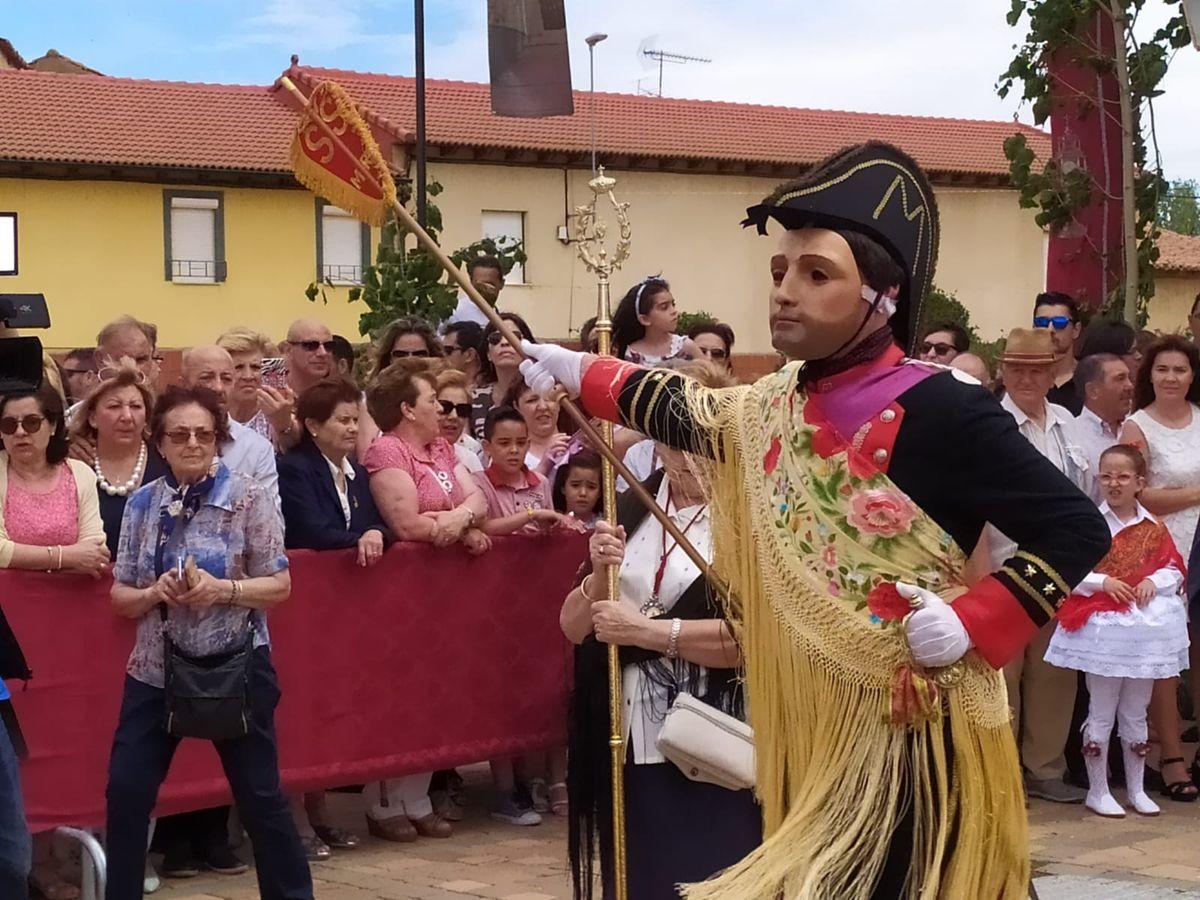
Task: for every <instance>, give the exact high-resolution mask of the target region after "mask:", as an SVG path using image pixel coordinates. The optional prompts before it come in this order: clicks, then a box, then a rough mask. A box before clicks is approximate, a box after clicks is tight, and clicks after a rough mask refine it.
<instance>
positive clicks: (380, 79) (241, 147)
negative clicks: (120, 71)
mask: <svg viewBox="0 0 1200 900" xmlns="http://www.w3.org/2000/svg"><path fill="white" fill-rule="evenodd" d="M288 73H289V74H291V75H292V76H293V77H294V80H296V81H297V83H298V84H299V85H300V86H301V87H302V88H311V86H312V85H313V84H315V83H316V82H317V81H320V80H322V79H324V78H332V79H334V80H337V81H338V82H340V83H341V84H342V85H343V86H344V87H345V88H346V89H347V90H348V91H349V92H350V94H351V95H352V96H353V97H354V98H355V99H356V100H357V101H358V102H359V103H360V104H361V105H363V106H365V107H366V108H367V109H369V110H370V111H371V112H372V113H374V114H376V116H377V117H378V118H379V120H381V124H383V125H384V126H386V127H387V128H388V129H389V130H391V131H392V132H393V133H394V134H395V135H396V136H397V138H399V139H400V140H405V141H411V139H412V136H411V133H412V130H413V122H414V118H415V109H414V90H413V79H411V78H401V77H396V76H389V75H373V74H369V73H366V74H365V73H359V72H345V71H340V70H330V69H316V68H309V67H295V66H294V67H292V68H291V69H289V70H288ZM283 97H284V95H283V93H282V91H280V90H279V89H278V88H268V87H265V86H250V85H222V84H198V83H185V82H165V81H141V80H134V79H126V78H112V77H102V76H96V75H86V74H85V75H64V74H59V73H49V72H35V71H30V70H23V71H16V70H0V109H3V110H4V118H5V122H4V125H5V127H4V128H2V129H0V160H19V161H35V162H36V161H43V162H64V163H79V164H99V165H114V166H124V165H127V166H154V167H170V168H183V169H217V170H225V171H246V172H263V173H286V172H287V171H289V169H288V163H287V153H288V146H289V144H290V141H291V134H292V128H293V127H294V125H295V120H296V116H295V113H294V112H293V111H292V110H291V109H290V108H288V106H287V105H286V103H285V102H284V99H283ZM588 102H589V100H588V96H587V94H586V93H577V94H576V97H575V109H576V114H575V115H574V116H556V117H551V118H545V119H505V118H499V117H497V116H493V115H492V114H491V103H490V96H489V90H488V86H487V85H486V84H474V83H468V82H458V81H443V80H436V79H431V80H429V81H428V82H427V109H428V113H427V114H428V137H429V141H430V143H431V144H434V145H442V146H450V147H454V146H465V147H475V148H484V149H512V150H534V151H547V152H565V153H572V154H576V153H585V152H586V151H587V150H588V148H589V139H590V138H589V135H590V126H589V117H588V115H587V111H588ZM596 111H597V123H598V124H597V133H598V135H599V136H600V148H601V150H602V152H603V153H605V154H606V155H609V156H618V155H619V156H631V157H664V158H667V159H694V160H715V161H724V162H748V163H778V164H784V165H788V164H797V163H801V164H803V163H811V162H814V161H816V160H818V159H820V158H821V157H823V156H825V155H826V154H828V153H830V152H832V151H834V150H836V149H838V148H840V147H842V146H844V145H846V144H849V143H853V142H856V141H862V140H867V139H869V138H877V139H882V140H889V141H892V142H894V143H896V144H898V145H899V146H900V147H902V148H904V149H905V150H907V151H908V152H909V153H911V154H912V155H913V156H914V157H915V158H916V159H917V161H918V162H920V163H921V164H922V165H923V166H925V167H926V168H928V169H929V170H930V171H931V172H933V173H936V174H949V173H962V174H967V175H984V176H996V175H1004V174H1005V173H1007V171H1008V165H1007V162H1006V161H1005V159H1004V153H1003V150H1002V148H1001V145H1002V143H1003V141H1004V139H1005V138H1006V137H1008V136H1009V135H1010V134H1012V133H1013V132H1014V131H1018V130H1020V131H1022V132H1024V133H1026V134H1028V135H1029V136H1030V139H1031V141H1030V142H1031V144H1032V145H1033V147H1034V149H1035V150H1036V151H1037V152H1038V153H1039V155H1043V156H1044V155H1045V154H1047V153H1048V152H1049V136H1048V135H1047V134H1045V133H1044V132H1042V131H1038V130H1036V129H1033V128H1029V127H1027V126H1022V125H1017V124H1013V123H1008V122H981V121H969V120H964V119H935V118H919V117H915V116H889V115H879V114H873V113H851V112H836V111H830V110H811V109H789V108H785V107H777V106H754V105H748V104H737V103H719V102H713V101H700V100H674V99H669V98H656V97H638V96H631V95H627V94H597V95H596Z"/></svg>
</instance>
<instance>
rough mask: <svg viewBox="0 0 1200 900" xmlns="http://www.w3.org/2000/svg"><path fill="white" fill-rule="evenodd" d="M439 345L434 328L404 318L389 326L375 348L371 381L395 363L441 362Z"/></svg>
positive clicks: (422, 321) (419, 320)
mask: <svg viewBox="0 0 1200 900" xmlns="http://www.w3.org/2000/svg"><path fill="white" fill-rule="evenodd" d="M441 356H442V342H441V341H439V340H438V336H437V332H436V331H434V330H433V326H432V325H430V324H429V323H428V322H426V321H425V320H424V319H420V318H417V317H416V316H406V317H405V318H403V319H397V320H396V321H394V322H392V324H390V325H389V326H388V327H387V328H386V329H384V332H383V334H382V335H381V336H380V338H379V341H378V342H377V343H376V345H375V366H374V368H373V369H372V370H371V378H372V379H375V378H378V377H379V373H380V372H382V371H383V370H384V369H386V368H387V367H388V366H390V365H391V364H392V363H393V362H395V361H396V360H398V359H431V358H434V357H437V358H441Z"/></svg>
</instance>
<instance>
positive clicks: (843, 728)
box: [684, 388, 1029, 900]
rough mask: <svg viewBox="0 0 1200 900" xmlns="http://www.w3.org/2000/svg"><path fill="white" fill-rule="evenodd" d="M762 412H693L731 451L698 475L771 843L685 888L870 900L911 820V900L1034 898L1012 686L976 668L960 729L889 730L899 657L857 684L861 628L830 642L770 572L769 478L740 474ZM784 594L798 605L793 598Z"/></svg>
mask: <svg viewBox="0 0 1200 900" xmlns="http://www.w3.org/2000/svg"><path fill="white" fill-rule="evenodd" d="M755 400H756V398H755V396H754V394H752V393H749V394H748V393H747V389H745V388H743V389H737V390H734V391H732V392H711V391H703V390H701V389H696V391H695V393H693V394H692V395H691V396H690V398H689V402H688V406H689V408H690V411H691V412H692V414H693V415H695V416H696V417H697V418H698V419H699V420H700V421H701V424H702V426H703V427H704V428H705V429H706V430H707V431H708V432H709V433H710V434H711V433H717V434H721V435H722V440H723V442H724V446H723V448H722V449H723V453H721V454H719V455H720V456H721V457H722V461H718V462H712V463H709V464H706V465H703V466H702V468H703V469H704V470H705V471H703V472H702V473H701V474H703V476H704V477H705V480H706V481H707V482H708V487H709V491H710V498H711V505H712V506H713V508H714V509H715V510H716V513H715V515H714V516H713V524H714V534H713V539H714V554H715V564H716V566H717V570H718V571H719V572H720V573H721V575H722V576H723V577H725V578H726V579H727V580H728V583H729V584H730V586H731V588H732V596H733V597H735V598H736V600H733V601H731V602H730V604H729V605H730V609H729V614H730V617H731V622H732V624H733V626H734V628H735V630H736V631H737V632H738V636H739V639H740V642H741V647H742V649H743V653H744V656H745V659H746V674H745V678H746V689H747V697H748V705H749V716H750V723H751V725H752V726H753V727H754V731H755V744H756V750H757V765H758V784H757V788H756V790H757V794H758V798H759V801H760V802H761V804H762V810H763V823H764V835H765V839H764V842H763V844H762V845H761V846H760V847H759V848H758V849H756V850H755V851H753V852H752V853H751V854H750V855H749V856H747V857H746V858H745V859H744V860H743V861H741V862H740V863H738V864H737V865H735V866H733V867H731V868H730V869H728V870H726V871H725V872H724V873H722V874H720V875H719V876H717V877H715V878H714V879H712V880H710V881H706V882H703V883H701V884H694V885H688V886H685V888H684V896H685V897H686V898H687V900H779V898H784V900H868V898H869V897H870V895H871V892H872V891H873V889H874V888H875V886H876V882H877V879H878V877H879V874H880V872H881V870H882V868H883V865H884V863H885V860H886V857H887V852H888V849H889V847H890V843H891V838H892V834H893V831H894V830H895V829H896V828H897V826H899V825H900V824H901V823H902V822H903V820H904V818H905V815H906V814H907V813H908V811H909V810H910V809H911V810H912V825H911V828H912V833H913V856H912V864H911V867H910V871H909V882H908V884H907V885H906V887H905V890H904V896H905V897H906V898H908V900H938V898H942V900H993V898H1009V897H1012V898H1016V897H1025V896H1027V891H1028V885H1029V857H1028V850H1027V834H1026V815H1025V808H1024V795H1023V790H1022V785H1021V779H1020V770H1019V766H1018V762H1017V757H1016V748H1015V745H1014V741H1013V738H1012V732H1011V730H1010V728H1009V726H1008V724H1007V721H1006V720H1005V716H1004V715H1003V714H997V701H998V702H999V703H1000V704H1001V705H1002V704H1003V703H1004V699H1003V694H1002V685H1003V682H1002V680H1001V679H999V678H998V676H997V673H995V672H994V671H992V670H990V669H989V668H987V667H986V666H985V665H984V664H983V663H982V662H980V661H978V660H974V659H972V660H970V661H968V662H967V664H966V665H965V667H964V669H965V675H964V676H963V677H962V678H961V680H960V681H959V682H958V683H957V684H956V685H952V686H949V687H946V688H945V689H944V691H943V695H944V697H945V698H946V699H944V700H943V701H941V702H942V703H943V704H944V705H945V708H946V710H947V713H948V715H947V716H939V717H935V718H934V720H933V721H932V722H927V723H924V724H922V725H919V726H918V727H916V728H913V729H908V730H905V729H898V728H894V727H893V726H892V725H891V724H890V722H889V721H888V719H887V715H886V711H887V709H888V705H889V696H890V694H889V691H890V689H889V684H890V679H891V675H892V673H893V672H894V671H895V667H896V663H897V657H895V656H892V655H890V654H887V653H881V654H880V655H879V656H878V657H877V659H876V661H875V664H874V667H875V668H876V669H877V670H878V677H875V678H866V677H860V672H861V670H859V671H858V672H851V673H848V670H847V669H846V668H845V667H844V666H843V665H842V662H844V660H843V661H838V660H836V659H835V657H836V656H837V655H838V654H839V653H841V649H839V648H844V647H845V646H846V645H845V643H844V642H845V641H846V640H851V641H856V642H857V645H858V646H859V650H860V651H861V648H862V645H863V644H866V645H867V646H868V647H869V646H871V645H870V642H869V641H860V640H857V636H856V635H855V634H853V633H849V632H851V631H852V629H850V628H848V627H844V628H842V629H841V633H840V634H836V635H835V634H833V632H835V631H837V630H838V629H836V628H835V627H832V626H834V624H835V623H836V622H839V621H841V620H839V619H836V616H835V617H834V618H829V619H828V620H821V619H820V617H819V615H818V616H816V617H815V618H814V617H813V616H811V615H810V616H809V617H808V618H805V616H804V615H800V614H798V613H797V610H805V611H810V610H813V609H817V608H818V607H821V605H822V604H824V606H825V607H826V608H832V607H830V600H829V598H828V597H826V596H823V595H822V594H821V593H820V592H819V591H817V590H816V589H815V588H814V587H810V586H809V585H807V584H800V585H797V584H795V583H794V582H795V580H796V579H794V578H792V577H785V569H786V566H785V564H784V562H783V561H782V560H780V559H778V558H774V557H773V542H774V538H773V537H772V536H771V535H769V534H768V533H767V529H768V527H769V525H766V524H764V523H763V522H762V515H761V513H759V514H758V515H756V513H758V512H759V511H758V510H756V509H755V508H754V505H755V504H756V503H760V502H761V501H762V498H761V497H759V496H758V494H759V493H760V492H761V487H762V482H763V475H762V473H761V472H760V471H758V468H757V467H751V468H748V469H745V470H744V469H743V466H742V462H743V460H749V461H750V462H751V465H752V466H753V463H754V462H756V461H757V460H761V458H762V448H761V446H757V445H756V444H755V440H754V438H753V437H749V435H750V434H751V433H752V432H749V431H748V429H752V428H758V429H760V430H761V428H762V423H761V421H760V420H761V416H762V413H761V406H759V404H758V403H757V402H755ZM755 482H757V483H755ZM782 585H786V590H787V591H789V592H793V593H789V594H787V595H786V596H780V595H779V591H780V589H781V586H782ZM796 591H799V596H797V595H796V594H795V593H794V592H796ZM801 621H803V624H805V628H803V629H802V628H799V627H798V622H801ZM827 626H828V627H827ZM831 651H832V652H831ZM841 655H843V656H849V655H850V654H848V653H841ZM858 655H859V656H860V657H861V656H862V653H861V652H860V653H859V654H858ZM855 665H861V662H856V663H855ZM997 685H999V687H997ZM996 690H999V691H1001V693H1000V695H999V696H997V695H996V694H995V693H994V692H995V691H996ZM947 727H948V728H949V729H950V730H949V734H948V735H947V732H946V728H947ZM947 747H949V748H950V752H951V753H952V754H953V766H952V767H950V766H948V764H947V759H946V750H947ZM950 772H953V776H952V777H951V776H950V774H949V773H950Z"/></svg>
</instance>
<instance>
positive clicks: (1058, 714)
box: [986, 328, 1091, 803]
mask: <svg viewBox="0 0 1200 900" xmlns="http://www.w3.org/2000/svg"><path fill="white" fill-rule="evenodd" d="M1058 361H1059V356H1058V354H1057V353H1056V350H1055V346H1054V340H1053V335H1052V334H1051V332H1050V331H1048V330H1047V329H1044V328H1034V329H1027V328H1014V329H1013V330H1012V331H1011V332H1010V333H1009V335H1008V340H1007V341H1005V344H1004V353H1003V354H1002V355H1001V357H1000V369H1001V374H1002V375H1003V377H1004V388H1005V393H1004V400H1003V401H1001V404H1000V405H1001V406H1003V407H1004V409H1005V410H1007V411H1008V413H1009V415H1011V416H1012V417H1013V420H1014V421H1015V422H1016V423H1017V430H1018V431H1020V432H1021V434H1022V435H1023V436H1024V437H1025V439H1026V440H1028V441H1029V443H1031V444H1032V445H1033V446H1034V448H1035V449H1036V450H1037V451H1038V453H1040V454H1042V456H1044V457H1046V459H1048V460H1049V461H1050V462H1051V464H1053V466H1054V468H1056V469H1058V470H1059V471H1060V472H1062V473H1063V474H1064V475H1066V476H1067V478H1069V479H1070V480H1071V483H1072V484H1074V485H1075V486H1076V487H1078V488H1079V489H1080V490H1081V491H1083V492H1084V493H1085V494H1089V495H1090V493H1091V474H1090V473H1089V472H1088V464H1087V459H1086V456H1085V454H1084V451H1083V449H1082V448H1081V447H1080V446H1078V444H1077V443H1076V441H1075V438H1074V430H1075V419H1074V417H1073V416H1072V415H1071V412H1070V410H1068V409H1066V408H1064V407H1062V406H1057V405H1055V404H1053V403H1050V402H1049V401H1048V400H1047V399H1046V398H1047V396H1048V395H1049V393H1050V391H1051V389H1052V388H1053V387H1054V378H1055V369H1056V366H1057V364H1058ZM986 534H987V535H988V542H989V545H990V554H991V559H992V562H993V563H994V564H995V565H1000V564H1002V562H1003V560H1005V559H1008V558H1009V557H1010V556H1011V555H1012V553H1013V551H1014V550H1015V549H1016V544H1014V543H1013V542H1012V541H1011V540H1010V539H1008V538H1006V537H1005V536H1004V535H1002V534H999V533H997V532H996V530H995V529H993V528H989V529H987V532H986ZM1054 627H1055V623H1054V622H1048V623H1046V624H1045V625H1043V626H1042V627H1041V628H1039V629H1038V632H1037V634H1036V635H1035V636H1034V638H1033V640H1032V641H1030V642H1029V644H1028V645H1027V646H1026V647H1025V649H1024V650H1023V651H1022V652H1020V653H1018V654H1017V655H1016V656H1015V657H1014V658H1013V659H1012V660H1011V661H1010V662H1009V663H1008V664H1007V665H1006V666H1005V667H1004V678H1005V681H1006V682H1007V684H1008V702H1009V705H1010V706H1011V707H1012V710H1013V728H1014V729H1015V730H1016V732H1017V735H1018V737H1019V740H1020V756H1021V763H1022V766H1023V768H1024V771H1025V790H1026V792H1027V793H1028V794H1029V795H1030V796H1032V797H1038V798H1040V799H1042V800H1050V801H1051V802H1054V803H1082V802H1083V798H1084V794H1085V791H1084V790H1083V789H1082V788H1078V787H1076V786H1075V785H1072V784H1067V783H1066V782H1064V781H1063V775H1065V774H1066V771H1067V762H1066V758H1065V757H1064V755H1063V750H1064V748H1065V747H1066V744H1067V737H1068V735H1069V732H1070V730H1071V712H1072V710H1073V709H1074V705H1075V689H1076V684H1077V677H1076V674H1075V672H1074V671H1072V670H1070V669H1060V668H1058V667H1057V666H1052V665H1050V663H1048V662H1046V660H1045V655H1046V647H1047V646H1049V643H1050V638H1051V636H1052V635H1053V634H1054Z"/></svg>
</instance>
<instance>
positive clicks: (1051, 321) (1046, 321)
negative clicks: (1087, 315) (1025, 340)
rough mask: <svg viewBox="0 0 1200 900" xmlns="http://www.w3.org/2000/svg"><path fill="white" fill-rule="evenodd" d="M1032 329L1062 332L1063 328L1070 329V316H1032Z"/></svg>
mask: <svg viewBox="0 0 1200 900" xmlns="http://www.w3.org/2000/svg"><path fill="white" fill-rule="evenodd" d="M1033 327H1034V328H1053V329H1054V330H1055V331H1062V330H1063V329H1064V328H1070V327H1071V317H1070V316H1034V317H1033Z"/></svg>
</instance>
